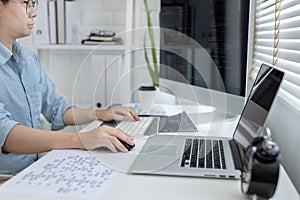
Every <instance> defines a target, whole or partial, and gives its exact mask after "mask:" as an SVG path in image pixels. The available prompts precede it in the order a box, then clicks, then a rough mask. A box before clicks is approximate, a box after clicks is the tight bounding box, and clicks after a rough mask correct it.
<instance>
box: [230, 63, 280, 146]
mask: <svg viewBox="0 0 300 200" xmlns="http://www.w3.org/2000/svg"><path fill="white" fill-rule="evenodd" d="M283 75H284V73H283V72H282V71H279V70H277V69H275V68H273V67H270V66H267V65H265V64H262V65H261V67H260V70H259V72H258V74H257V77H256V80H255V82H254V84H253V86H252V89H251V92H250V94H249V97H248V99H247V102H246V105H245V106H244V109H243V112H242V114H241V117H240V120H239V123H238V125H237V127H236V130H235V132H234V136H233V138H234V140H235V141H236V142H237V143H238V144H240V145H241V146H242V148H246V147H248V146H249V145H250V144H251V143H252V141H253V139H254V138H256V137H259V136H260V132H261V130H262V128H263V126H264V123H265V120H266V118H267V115H268V112H269V111H270V108H271V105H272V103H273V100H274V98H275V96H276V93H277V91H278V89H279V86H280V83H281V81H282V78H283Z"/></svg>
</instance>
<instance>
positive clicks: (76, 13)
mask: <svg viewBox="0 0 300 200" xmlns="http://www.w3.org/2000/svg"><path fill="white" fill-rule="evenodd" d="M65 6H66V9H65V14H66V22H65V24H66V43H67V44H80V40H81V31H80V27H81V22H80V21H81V9H80V5H79V3H78V2H76V1H66V2H65Z"/></svg>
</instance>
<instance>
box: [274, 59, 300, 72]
mask: <svg viewBox="0 0 300 200" xmlns="http://www.w3.org/2000/svg"><path fill="white" fill-rule="evenodd" d="M277 66H278V67H280V68H282V69H285V70H287V71H291V72H293V73H296V74H300V63H297V62H292V61H290V60H285V59H282V58H279V59H278V61H277Z"/></svg>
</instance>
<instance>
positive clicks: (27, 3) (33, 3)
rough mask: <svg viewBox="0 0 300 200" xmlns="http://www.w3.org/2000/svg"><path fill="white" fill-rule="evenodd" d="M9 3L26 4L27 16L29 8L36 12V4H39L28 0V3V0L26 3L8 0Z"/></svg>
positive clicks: (34, 0) (35, 0)
mask: <svg viewBox="0 0 300 200" xmlns="http://www.w3.org/2000/svg"><path fill="white" fill-rule="evenodd" d="M9 1H12V2H18V3H25V4H26V13H28V14H29V12H30V8H33V9H34V10H37V7H38V3H39V1H38V0H30V1H29V0H28V1H22V0H20V1H18V0H9Z"/></svg>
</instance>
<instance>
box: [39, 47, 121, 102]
mask: <svg viewBox="0 0 300 200" xmlns="http://www.w3.org/2000/svg"><path fill="white" fill-rule="evenodd" d="M123 53H124V49H123V48H120V49H112V50H109V48H106V49H96V50H87V49H80V48H78V49H76V48H75V49H69V50H66V49H64V50H61V49H60V48H57V49H39V50H38V54H39V56H40V58H41V61H42V63H43V65H44V66H45V68H46V71H47V72H48V74H49V75H50V77H51V78H52V80H53V81H54V83H55V85H56V88H57V92H58V93H59V94H61V95H62V96H64V97H65V99H66V100H67V101H68V102H71V103H73V104H74V105H78V106H80V107H87V108H92V107H93V108H96V107H98V108H99V105H101V107H102V108H103V107H105V106H108V105H110V104H112V103H122V102H123V100H122V98H123V96H122V94H123V93H124V92H122V91H121V86H122V85H124V84H125V83H124V81H127V80H122V78H121V75H122V74H123V73H124V57H123Z"/></svg>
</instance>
